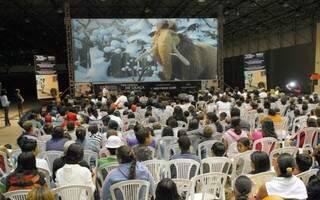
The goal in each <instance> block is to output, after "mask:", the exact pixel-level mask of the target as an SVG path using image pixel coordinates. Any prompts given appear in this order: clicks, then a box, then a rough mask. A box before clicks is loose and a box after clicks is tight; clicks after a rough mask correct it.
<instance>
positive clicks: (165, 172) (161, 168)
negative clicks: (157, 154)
mask: <svg viewBox="0 0 320 200" xmlns="http://www.w3.org/2000/svg"><path fill="white" fill-rule="evenodd" d="M141 163H142V164H143V165H144V166H146V167H147V168H148V169H149V171H150V173H151V175H152V176H153V179H154V182H155V184H157V183H158V182H159V181H161V179H163V178H166V177H170V167H169V162H168V161H165V160H147V161H143V162H141Z"/></svg>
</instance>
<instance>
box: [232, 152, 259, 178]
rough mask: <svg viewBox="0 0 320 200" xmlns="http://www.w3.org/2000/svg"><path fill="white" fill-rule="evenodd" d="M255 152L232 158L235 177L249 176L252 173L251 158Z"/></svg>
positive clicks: (240, 154)
mask: <svg viewBox="0 0 320 200" xmlns="http://www.w3.org/2000/svg"><path fill="white" fill-rule="evenodd" d="M253 152H254V151H251V150H250V151H246V152H243V153H239V154H238V155H236V156H234V157H233V158H231V159H232V160H233V165H232V168H233V169H232V172H233V174H234V175H233V176H234V177H236V176H238V175H242V174H248V173H249V172H251V171H252V167H251V158H250V156H251V154H252V153H253Z"/></svg>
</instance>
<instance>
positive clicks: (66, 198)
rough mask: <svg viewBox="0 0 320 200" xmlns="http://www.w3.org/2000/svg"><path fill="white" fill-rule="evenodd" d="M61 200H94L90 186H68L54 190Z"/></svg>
mask: <svg viewBox="0 0 320 200" xmlns="http://www.w3.org/2000/svg"><path fill="white" fill-rule="evenodd" d="M52 191H53V193H55V194H56V195H58V197H60V199H61V200H89V199H91V200H93V192H92V190H91V188H90V186H86V185H68V186H62V187H58V188H54V189H52Z"/></svg>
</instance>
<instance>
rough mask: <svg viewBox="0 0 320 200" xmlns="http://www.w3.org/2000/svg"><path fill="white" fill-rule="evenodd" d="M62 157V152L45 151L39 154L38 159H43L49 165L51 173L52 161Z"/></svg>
mask: <svg viewBox="0 0 320 200" xmlns="http://www.w3.org/2000/svg"><path fill="white" fill-rule="evenodd" d="M62 155H63V152H62V151H45V152H42V153H40V154H39V158H43V159H45V160H46V161H47V162H48V164H49V168H50V170H51V171H52V167H53V161H54V160H55V159H57V158H60V157H61V156H62Z"/></svg>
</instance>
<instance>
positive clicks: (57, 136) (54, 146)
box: [46, 126, 68, 151]
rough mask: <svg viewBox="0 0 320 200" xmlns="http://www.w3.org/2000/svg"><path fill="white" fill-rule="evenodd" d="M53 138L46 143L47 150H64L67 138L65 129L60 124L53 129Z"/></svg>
mask: <svg viewBox="0 0 320 200" xmlns="http://www.w3.org/2000/svg"><path fill="white" fill-rule="evenodd" d="M51 136H52V138H51V139H50V140H48V141H47V143H46V151H63V146H64V143H66V141H68V139H67V138H65V137H64V130H63V128H61V127H60V126H56V127H55V128H54V129H53V133H52V135H51Z"/></svg>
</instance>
